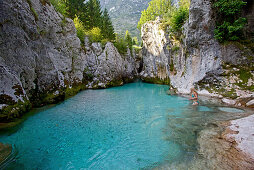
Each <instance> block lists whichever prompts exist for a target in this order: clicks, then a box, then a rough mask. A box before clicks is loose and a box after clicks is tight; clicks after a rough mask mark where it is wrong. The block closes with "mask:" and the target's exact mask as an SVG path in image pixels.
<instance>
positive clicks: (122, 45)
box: [114, 35, 128, 55]
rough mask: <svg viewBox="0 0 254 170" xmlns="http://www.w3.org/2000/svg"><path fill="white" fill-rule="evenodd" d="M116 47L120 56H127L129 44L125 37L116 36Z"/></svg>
mask: <svg viewBox="0 0 254 170" xmlns="http://www.w3.org/2000/svg"><path fill="white" fill-rule="evenodd" d="M114 45H115V47H116V48H117V50H118V52H119V53H120V54H123V55H124V54H126V52H127V49H128V47H127V46H128V43H127V41H126V40H125V39H124V38H123V37H121V36H119V35H116V40H115V42H114Z"/></svg>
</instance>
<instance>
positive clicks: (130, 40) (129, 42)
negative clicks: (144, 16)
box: [125, 30, 132, 49]
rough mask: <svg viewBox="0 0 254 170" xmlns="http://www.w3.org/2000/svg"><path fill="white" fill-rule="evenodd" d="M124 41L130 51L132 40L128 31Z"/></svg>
mask: <svg viewBox="0 0 254 170" xmlns="http://www.w3.org/2000/svg"><path fill="white" fill-rule="evenodd" d="M125 41H126V42H127V44H128V46H129V48H130V49H132V38H131V35H130V33H129V31H128V30H126V33H125Z"/></svg>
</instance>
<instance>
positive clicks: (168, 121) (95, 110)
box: [0, 82, 242, 170]
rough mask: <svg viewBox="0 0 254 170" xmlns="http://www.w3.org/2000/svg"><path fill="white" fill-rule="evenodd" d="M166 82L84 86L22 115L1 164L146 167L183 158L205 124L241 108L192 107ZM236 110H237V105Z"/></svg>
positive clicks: (5, 137) (4, 136) (6, 138)
mask: <svg viewBox="0 0 254 170" xmlns="http://www.w3.org/2000/svg"><path fill="white" fill-rule="evenodd" d="M167 90H168V86H163V85H154V84H146V83H141V82H136V83H130V84H126V85H124V86H121V87H115V88H110V89H101V90H86V91H83V92H80V93H79V94H77V95H76V96H74V97H72V98H70V99H68V100H66V101H64V102H62V103H60V104H58V105H56V106H54V107H52V108H49V109H46V110H44V111H41V112H39V113H37V114H34V115H33V116H31V117H29V118H28V119H27V120H26V121H25V122H23V123H22V124H21V125H20V126H18V128H16V130H15V131H13V130H12V131H8V132H3V133H1V135H0V142H2V143H10V144H13V145H15V150H16V152H17V153H16V156H15V157H14V160H13V161H12V162H11V163H10V164H9V165H8V166H7V167H5V168H7V169H43V170H44V169H106V170H107V169H110V170H112V169H142V168H144V169H150V168H154V167H156V166H160V165H161V164H165V163H167V164H171V163H175V162H183V161H189V160H191V159H192V158H193V156H194V155H195V153H196V150H197V149H196V147H197V142H196V138H197V135H198V132H199V131H200V130H202V129H203V128H204V126H205V125H207V123H209V122H211V121H216V120H228V119H229V118H232V115H234V116H235V117H239V116H241V114H242V113H235V112H232V113H230V112H228V110H227V112H222V111H221V110H218V108H217V106H215V105H214V104H211V102H209V101H206V100H204V101H203V103H202V101H201V106H191V102H190V101H189V100H188V98H183V97H179V96H170V95H167V93H166V91H167ZM236 112H237V111H236Z"/></svg>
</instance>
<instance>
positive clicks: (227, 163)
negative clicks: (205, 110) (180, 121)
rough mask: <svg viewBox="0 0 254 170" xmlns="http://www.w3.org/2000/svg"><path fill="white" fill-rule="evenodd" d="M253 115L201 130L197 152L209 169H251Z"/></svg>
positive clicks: (253, 141) (253, 152)
mask: <svg viewBox="0 0 254 170" xmlns="http://www.w3.org/2000/svg"><path fill="white" fill-rule="evenodd" d="M253 118H254V117H253V115H252V116H249V117H246V118H242V119H237V120H233V121H230V122H227V123H223V124H219V126H218V127H213V128H209V129H205V130H203V131H201V133H200V136H199V138H198V142H199V145H200V149H199V154H202V156H203V157H204V158H205V159H206V160H207V161H206V165H207V166H208V167H209V168H210V169H253V167H254V150H253V145H254V135H253V134H254V128H253V126H251V125H252V123H253V121H254V120H253Z"/></svg>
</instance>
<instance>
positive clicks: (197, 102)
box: [192, 94, 199, 104]
mask: <svg viewBox="0 0 254 170" xmlns="http://www.w3.org/2000/svg"><path fill="white" fill-rule="evenodd" d="M192 97H195V95H194V94H192ZM196 102H197V103H198V104H199V101H198V99H197V101H193V103H192V104H194V103H196Z"/></svg>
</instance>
